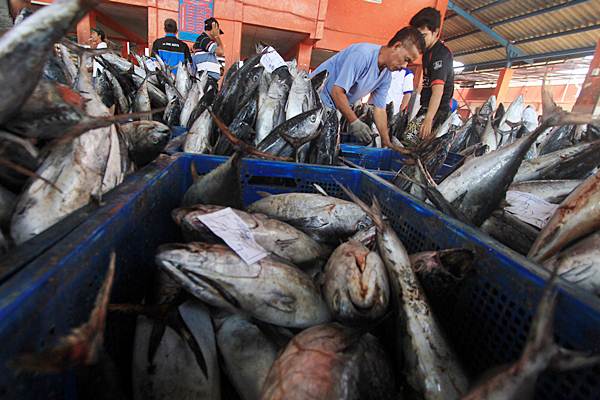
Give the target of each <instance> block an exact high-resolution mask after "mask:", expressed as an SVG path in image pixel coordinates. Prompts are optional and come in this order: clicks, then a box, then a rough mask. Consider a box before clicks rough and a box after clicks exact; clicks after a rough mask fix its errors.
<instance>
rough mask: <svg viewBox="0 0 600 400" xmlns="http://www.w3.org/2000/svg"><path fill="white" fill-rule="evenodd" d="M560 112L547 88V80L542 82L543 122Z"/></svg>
mask: <svg viewBox="0 0 600 400" xmlns="http://www.w3.org/2000/svg"><path fill="white" fill-rule="evenodd" d="M559 110H560V109H559V108H558V106H557V105H556V103H555V102H554V99H553V98H552V95H551V94H550V91H549V90H548V89H547V88H546V80H545V79H544V80H542V121H546V120H548V119H549V118H550V116H551V115H553V114H555V113H556V112H557V111H559Z"/></svg>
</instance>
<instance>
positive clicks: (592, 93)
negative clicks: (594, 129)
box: [573, 40, 600, 115]
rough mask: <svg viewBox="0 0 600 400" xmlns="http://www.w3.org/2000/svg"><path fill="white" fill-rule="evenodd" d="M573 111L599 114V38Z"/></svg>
mask: <svg viewBox="0 0 600 400" xmlns="http://www.w3.org/2000/svg"><path fill="white" fill-rule="evenodd" d="M573 111H576V112H582V113H588V114H594V115H598V114H600V40H599V41H598V44H597V45H596V52H595V54H594V58H593V59H592V62H591V64H590V69H589V71H588V73H587V75H586V77H585V81H584V82H583V86H582V87H581V93H579V97H578V98H577V101H576V102H575V106H574V107H573Z"/></svg>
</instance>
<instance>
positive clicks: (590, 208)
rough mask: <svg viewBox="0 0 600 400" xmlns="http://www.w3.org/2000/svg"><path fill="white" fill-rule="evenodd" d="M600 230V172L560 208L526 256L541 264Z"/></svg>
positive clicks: (581, 186) (580, 186) (574, 192)
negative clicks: (576, 241) (582, 238)
mask: <svg viewBox="0 0 600 400" xmlns="http://www.w3.org/2000/svg"><path fill="white" fill-rule="evenodd" d="M599 228H600V171H599V172H597V173H596V174H595V175H592V176H591V177H589V178H588V179H586V180H585V181H584V182H583V183H582V184H581V185H579V187H578V188H577V189H575V191H573V193H571V194H570V195H569V196H567V198H566V199H565V200H564V201H563V202H562V203H561V204H560V206H559V207H558V209H557V210H556V211H555V213H554V215H553V216H552V218H550V220H549V221H548V223H547V224H546V226H544V229H542V231H541V232H540V235H539V236H538V238H537V239H536V241H535V243H534V244H533V246H532V247H531V250H529V254H528V255H527V256H528V257H529V258H531V259H533V260H534V261H537V262H541V261H544V260H545V259H547V258H549V257H551V256H553V255H554V254H556V253H557V252H559V251H560V250H561V249H562V248H563V247H564V246H566V245H567V244H569V243H571V242H573V241H574V240H577V239H579V238H581V237H584V236H586V235H588V234H589V233H592V232H595V231H596V230H598V229H599Z"/></svg>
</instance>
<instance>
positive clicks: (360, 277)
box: [323, 241, 390, 324]
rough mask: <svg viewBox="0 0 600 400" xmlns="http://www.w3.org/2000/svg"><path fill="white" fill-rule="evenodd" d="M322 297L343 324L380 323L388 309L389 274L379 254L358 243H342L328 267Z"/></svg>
mask: <svg viewBox="0 0 600 400" xmlns="http://www.w3.org/2000/svg"><path fill="white" fill-rule="evenodd" d="M323 295H324V297H325V301H327V304H328V305H329V309H330V310H331V312H332V313H333V317H334V318H335V319H337V320H338V321H340V322H345V323H348V324H357V323H361V322H368V321H373V320H377V319H378V318H380V317H381V316H382V315H383V314H384V313H385V311H386V310H387V306H388V302H389V298H390V293H389V282H388V277H387V272H386V270H385V266H384V265H383V261H382V260H381V257H379V255H378V254H377V252H373V251H369V249H368V248H366V247H365V246H364V245H362V244H361V243H359V242H355V241H348V242H346V243H343V244H341V245H340V246H339V247H338V248H337V249H336V250H335V251H334V252H333V254H332V255H331V257H330V258H329V261H328V262H327V265H325V270H324V275H323Z"/></svg>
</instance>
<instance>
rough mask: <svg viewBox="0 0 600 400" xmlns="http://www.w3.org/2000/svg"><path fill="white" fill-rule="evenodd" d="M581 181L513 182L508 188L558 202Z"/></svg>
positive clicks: (551, 201)
mask: <svg viewBox="0 0 600 400" xmlns="http://www.w3.org/2000/svg"><path fill="white" fill-rule="evenodd" d="M582 182H583V180H579V179H570V180H566V179H564V180H539V181H524V182H517V183H513V184H512V185H510V187H509V188H508V190H515V191H517V192H525V193H531V194H533V195H535V196H537V197H539V198H541V199H544V200H546V201H547V202H549V203H560V202H561V201H563V200H564V199H565V197H567V196H568V195H569V194H570V193H571V192H572V191H573V190H575V188H577V186H579V185H580V184H581V183H582Z"/></svg>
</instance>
